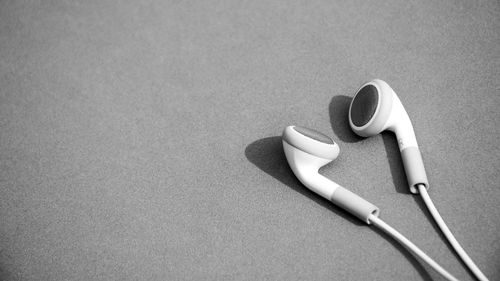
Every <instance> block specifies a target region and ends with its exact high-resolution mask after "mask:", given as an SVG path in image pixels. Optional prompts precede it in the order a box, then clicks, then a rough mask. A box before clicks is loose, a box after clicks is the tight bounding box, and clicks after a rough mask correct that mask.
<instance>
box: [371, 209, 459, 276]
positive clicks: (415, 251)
mask: <svg viewBox="0 0 500 281" xmlns="http://www.w3.org/2000/svg"><path fill="white" fill-rule="evenodd" d="M369 221H370V223H372V224H373V225H374V226H375V227H377V228H379V229H381V230H382V231H384V232H385V233H387V234H388V235H389V236H391V237H392V238H393V239H394V240H396V241H398V242H399V243H400V244H401V245H403V246H404V247H405V248H406V249H407V250H408V251H409V252H411V253H413V254H415V255H416V256H418V257H419V258H420V259H422V260H423V261H424V262H426V263H427V264H428V265H430V266H431V267H432V268H434V270H436V271H437V272H438V273H439V274H441V275H442V276H443V277H444V278H446V279H447V280H451V281H458V279H457V278H455V277H454V276H453V275H451V274H450V273H449V272H448V271H446V270H445V269H444V268H443V267H441V266H440V265H439V264H438V263H437V262H435V261H434V260H433V259H432V258H431V257H429V256H428V255H427V254H425V253H424V252H423V251H422V250H420V248H418V247H417V246H416V245H415V244H413V243H412V242H411V241H410V240H408V239H407V238H406V237H404V236H403V234H401V233H399V232H398V231H397V230H396V229H394V228H392V227H391V226H390V225H388V224H387V223H385V222H384V221H383V220H382V219H380V218H378V217H377V216H375V215H370V217H369Z"/></svg>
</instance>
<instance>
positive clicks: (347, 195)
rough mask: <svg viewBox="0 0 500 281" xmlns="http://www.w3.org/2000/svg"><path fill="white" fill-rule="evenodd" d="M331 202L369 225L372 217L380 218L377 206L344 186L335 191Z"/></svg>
mask: <svg viewBox="0 0 500 281" xmlns="http://www.w3.org/2000/svg"><path fill="white" fill-rule="evenodd" d="M330 201H332V202H333V203H334V204H335V205H337V206H339V207H341V208H342V209H344V210H346V211H348V212H349V213H351V214H353V215H354V216H356V217H357V218H359V219H361V220H362V221H364V222H365V223H367V224H371V222H370V216H378V215H379V212H380V211H379V208H378V207H377V206H375V205H373V204H372V203H370V202H368V201H366V200H365V199H363V198H361V197H360V196H358V195H357V194H355V193H352V192H351V191H349V190H348V189H345V188H343V187H342V186H338V187H337V188H336V189H335V191H334V192H333V194H332V197H331V199H330Z"/></svg>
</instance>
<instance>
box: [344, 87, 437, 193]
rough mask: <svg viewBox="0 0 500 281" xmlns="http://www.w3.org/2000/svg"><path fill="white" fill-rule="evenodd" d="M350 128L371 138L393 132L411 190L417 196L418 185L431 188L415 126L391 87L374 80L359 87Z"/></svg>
mask: <svg viewBox="0 0 500 281" xmlns="http://www.w3.org/2000/svg"><path fill="white" fill-rule="evenodd" d="M349 125H350V126H351V128H352V130H353V131H354V132H355V133H356V134H358V135H360V136H362V137H371V136H374V135H377V134H380V133H381V132H382V131H385V130H388V131H392V132H394V134H395V135H396V138H397V142H398V147H399V150H400V152H401V158H402V160H403V165H404V167H405V171H406V176H407V179H408V184H409V188H410V191H411V192H412V193H418V189H417V187H416V186H417V185H418V184H423V185H425V186H426V188H428V186H429V183H428V180H427V175H426V173H425V168H424V164H423V161H422V156H421V154H420V150H419V148H418V144H417V139H416V137H415V132H414V131H413V125H412V124H411V121H410V117H409V116H408V113H407V112H406V110H405V108H404V106H403V104H402V103H401V100H400V99H399V97H398V96H397V95H396V93H395V92H394V90H393V89H392V88H391V87H390V86H389V84H387V83H386V82H385V81H382V80H380V79H374V80H372V81H370V82H368V83H365V84H364V85H363V86H361V87H360V88H359V90H358V91H357V92H356V95H355V96H354V98H353V100H352V101H351V105H350V107H349Z"/></svg>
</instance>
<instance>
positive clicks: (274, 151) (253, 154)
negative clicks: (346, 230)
mask: <svg viewBox="0 0 500 281" xmlns="http://www.w3.org/2000/svg"><path fill="white" fill-rule="evenodd" d="M245 156H246V157H247V159H248V160H249V161H250V162H252V163H253V164H254V165H255V166H257V167H258V168H259V169H261V170H262V171H264V172H266V173H267V174H269V175H271V176H272V177H274V178H275V179H277V180H279V181H280V182H282V183H283V184H285V185H287V186H289V187H290V188H292V189H293V190H295V191H297V192H299V193H300V194H302V195H304V196H306V197H308V198H309V199H311V200H313V201H314V202H316V203H318V204H319V205H321V206H323V207H325V208H327V209H328V210H330V211H332V212H334V213H335V214H337V215H340V216H342V217H344V218H346V219H347V220H349V221H350V222H352V223H354V224H356V225H363V224H362V223H361V222H359V221H358V219H356V218H355V217H354V216H352V215H351V214H349V213H348V212H346V211H344V210H343V209H341V208H339V207H337V206H335V205H333V204H332V203H331V202H329V201H327V200H325V199H323V198H322V197H320V196H319V195H317V194H315V193H313V192H312V191H310V190H308V189H307V188H306V187H305V186H304V185H302V183H301V182H300V181H299V180H298V179H297V177H295V175H294V174H293V171H292V170H291V169H290V167H289V166H288V163H287V160H286V157H285V153H284V152H283V144H282V140H281V136H276V137H268V138H263V139H260V140H257V141H254V142H252V143H251V144H249V145H248V146H247V147H246V149H245Z"/></svg>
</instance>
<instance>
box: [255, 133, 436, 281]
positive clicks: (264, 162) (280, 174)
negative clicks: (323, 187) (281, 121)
mask: <svg viewBox="0 0 500 281" xmlns="http://www.w3.org/2000/svg"><path fill="white" fill-rule="evenodd" d="M245 156H246V157H247V159H248V160H249V161H250V162H251V163H253V164H254V165H255V166H257V167H258V168H259V169H261V170H262V171H264V172H265V173H267V174H269V175H271V176H272V177H274V178H275V179H277V180H279V181H280V182H282V183H283V184H285V185H287V186H289V187H290V188H292V189H293V190H295V191H297V192H299V193H300V194H302V195H304V196H306V197H308V198H309V199H311V200H313V201H314V202H316V203H318V204H319V205H321V206H323V207H324V208H326V209H328V210H330V211H332V212H334V213H335V214H337V215H340V216H342V217H344V218H346V219H347V220H349V221H350V222H352V223H354V224H356V225H358V226H362V225H363V226H364V225H365V224H364V223H361V222H360V221H359V220H358V219H357V218H355V217H354V216H352V215H351V214H350V213H348V212H347V211H344V210H343V209H341V208H339V207H337V206H335V205H333V204H332V203H330V202H329V201H327V200H325V199H323V198H322V197H320V196H318V195H316V194H315V193H313V192H312V191H309V190H308V189H307V188H306V187H304V186H303V185H302V184H301V183H300V181H299V180H298V179H297V178H296V177H295V175H294V174H293V172H292V170H291V169H290V167H289V166H288V163H287V160H286V157H285V154H284V152H283V144H282V140H281V137H280V136H275V137H268V138H263V139H260V140H257V141H254V142H252V143H251V144H249V145H248V146H247V147H246V149H245ZM372 229H374V231H375V232H376V233H377V234H379V235H380V236H381V237H383V238H384V239H385V240H387V241H388V242H389V243H390V244H391V245H393V246H394V247H395V248H396V249H397V250H398V251H399V252H400V253H401V254H402V255H403V256H404V257H405V258H406V259H407V260H408V261H409V262H410V263H411V265H413V267H414V268H415V269H416V270H417V272H418V273H419V275H420V276H421V277H422V279H423V280H432V278H431V276H430V275H429V273H428V272H427V270H426V269H425V268H424V267H423V265H422V264H421V263H420V262H419V261H418V260H417V258H416V257H414V256H413V255H412V254H411V253H409V252H407V251H406V250H405V248H404V247H403V246H402V245H400V244H399V243H398V242H396V241H394V240H393V239H392V238H390V237H389V236H387V235H386V234H385V233H383V232H382V231H381V230H378V229H376V228H372Z"/></svg>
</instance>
